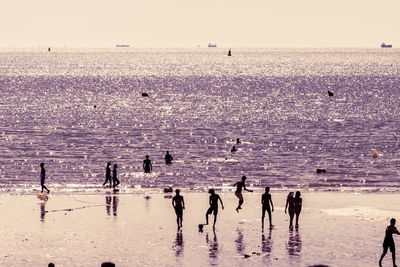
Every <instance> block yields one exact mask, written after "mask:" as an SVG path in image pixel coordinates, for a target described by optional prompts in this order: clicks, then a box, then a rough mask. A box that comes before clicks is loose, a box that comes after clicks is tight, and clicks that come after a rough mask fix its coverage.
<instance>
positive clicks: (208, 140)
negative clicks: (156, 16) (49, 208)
mask: <svg viewBox="0 0 400 267" xmlns="http://www.w3.org/2000/svg"><path fill="white" fill-rule="evenodd" d="M227 51H228V49H220V48H217V49H215V48H196V49H136V48H126V49H125V48H123V49H70V48H52V50H51V52H47V49H45V48H32V49H5V48H3V49H1V50H0V92H1V98H0V155H1V157H0V190H1V191H2V192H17V193H29V192H33V191H35V190H36V191H37V189H39V186H40V178H39V174H40V167H39V164H40V163H41V162H44V163H45V168H46V176H47V180H46V184H47V185H48V187H49V188H50V190H52V191H53V192H61V193H62V192H67V191H68V192H71V191H74V192H97V191H98V190H101V184H102V183H103V181H104V179H105V167H106V163H107V162H108V161H110V162H111V163H112V164H115V163H116V164H118V177H119V179H120V181H121V187H122V188H121V191H122V192H133V191H135V190H138V189H139V188H142V189H143V188H144V189H145V188H150V189H151V188H154V189H158V188H163V187H164V186H174V187H181V188H191V189H201V188H207V187H210V186H214V187H226V186H230V185H232V184H233V183H235V182H236V181H237V180H239V179H240V178H241V176H243V175H245V176H246V177H247V178H248V180H247V181H248V184H249V185H251V186H252V187H255V188H257V187H264V186H267V185H268V186H270V187H272V188H275V189H287V188H303V189H310V190H367V191H368V190H371V191H375V190H382V191H397V188H398V185H399V181H400V168H399V167H400V159H399V148H400V123H399V122H400V114H399V111H400V96H399V92H400V75H399V74H400V50H399V49H395V48H393V49H381V48H376V49H372V48H371V49H350V48H348V49H345V48H343V49H333V48H331V49H254V48H252V49H245V48H241V49H232V56H231V57H228V56H227ZM328 90H329V91H331V92H333V93H334V96H332V97H330V96H328ZM143 92H146V93H147V94H148V95H149V97H142V93H143ZM237 138H240V140H241V143H240V144H236V139H237ZM232 146H236V148H237V149H238V151H237V152H235V153H231V152H230V150H231V148H232ZM372 149H376V151H377V153H378V157H377V158H373V157H372V152H371V150H372ZM167 150H168V151H170V154H171V155H172V156H173V157H174V161H173V164H170V165H166V164H165V163H164V155H165V152H166V151H167ZM145 155H149V156H150V159H151V160H152V164H153V171H152V173H150V174H145V173H144V172H143V166H142V165H143V160H144V158H145ZM317 168H325V169H326V171H327V172H326V173H316V169H317Z"/></svg>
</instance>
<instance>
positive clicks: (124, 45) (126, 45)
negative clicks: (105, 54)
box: [117, 44, 129, 47]
mask: <svg viewBox="0 0 400 267" xmlns="http://www.w3.org/2000/svg"><path fill="white" fill-rule="evenodd" d="M117 47H129V45H128V44H117Z"/></svg>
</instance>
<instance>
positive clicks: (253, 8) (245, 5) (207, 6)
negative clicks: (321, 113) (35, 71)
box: [0, 0, 400, 47]
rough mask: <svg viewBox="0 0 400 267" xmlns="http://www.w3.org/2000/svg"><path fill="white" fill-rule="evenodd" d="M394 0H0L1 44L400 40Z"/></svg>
mask: <svg viewBox="0 0 400 267" xmlns="http://www.w3.org/2000/svg"><path fill="white" fill-rule="evenodd" d="M399 12H400V1H399V0H385V1H382V0H379V1H378V0H335V1H331V0H0V46H3V47H4V46H5V47H7V46H18V47H20V46H39V45H41V46H77V47H109V46H111V47H114V46H115V45H116V44H130V45H131V46H133V47H197V46H198V45H200V46H203V47H205V46H207V44H208V43H209V42H211V43H216V44H217V45H218V46H222V47H377V46H379V45H380V44H381V43H382V42H386V43H391V44H393V45H394V46H396V45H398V46H400V34H399V32H400V31H399V29H400V15H399Z"/></svg>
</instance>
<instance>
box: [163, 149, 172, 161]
mask: <svg viewBox="0 0 400 267" xmlns="http://www.w3.org/2000/svg"><path fill="white" fill-rule="evenodd" d="M164 159H165V163H166V164H171V163H172V160H173V159H174V158H173V157H172V156H171V154H169V151H167V154H165V157H164Z"/></svg>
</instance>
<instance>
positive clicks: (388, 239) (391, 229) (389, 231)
mask: <svg viewBox="0 0 400 267" xmlns="http://www.w3.org/2000/svg"><path fill="white" fill-rule="evenodd" d="M395 224H396V219H395V218H392V219H390V225H389V226H388V227H386V233H385V239H384V240H383V253H382V256H381V259H380V260H379V266H382V260H383V257H385V255H386V253H387V251H388V248H390V252H392V260H393V267H397V265H396V249H395V246H394V240H393V234H396V235H400V232H399V231H398V230H397V228H396V226H394V225H395Z"/></svg>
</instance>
